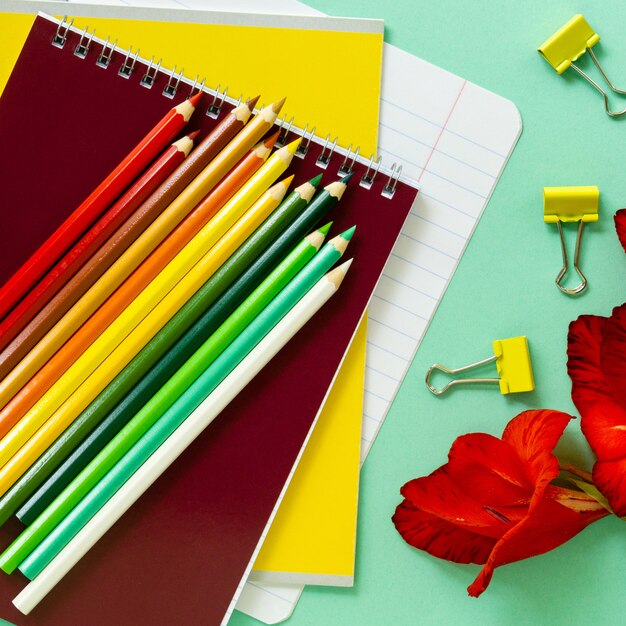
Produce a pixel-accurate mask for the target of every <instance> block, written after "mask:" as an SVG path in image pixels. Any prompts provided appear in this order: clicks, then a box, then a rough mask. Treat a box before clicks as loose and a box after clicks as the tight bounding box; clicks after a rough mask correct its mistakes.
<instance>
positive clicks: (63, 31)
mask: <svg viewBox="0 0 626 626" xmlns="http://www.w3.org/2000/svg"><path fill="white" fill-rule="evenodd" d="M73 23H74V20H73V19H71V20H70V21H69V22H68V21H67V15H64V16H63V19H62V20H61V21H60V22H59V25H58V26H57V32H56V33H54V37H52V45H53V46H56V47H57V48H62V47H63V46H64V45H65V42H66V41H67V34H68V33H69V32H70V28H71V27H72V24H73Z"/></svg>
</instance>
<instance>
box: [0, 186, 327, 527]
mask: <svg viewBox="0 0 626 626" xmlns="http://www.w3.org/2000/svg"><path fill="white" fill-rule="evenodd" d="M320 182H321V175H320V176H316V177H315V178H313V179H312V180H310V181H308V182H306V183H304V184H302V185H300V186H298V187H296V188H295V189H294V190H293V191H292V192H291V193H290V194H289V195H288V196H287V197H286V198H285V200H284V201H283V202H282V203H281V204H280V206H279V207H278V208H277V209H276V210H275V211H273V212H272V214H271V215H270V216H269V217H268V218H267V219H266V220H265V221H264V222H263V223H262V224H261V225H260V226H259V227H258V228H257V229H256V230H255V231H254V233H252V235H250V237H248V239H246V241H245V242H244V243H243V245H242V246H241V247H240V248H239V249H238V250H237V251H236V252H235V253H234V254H232V255H231V256H230V257H229V258H228V259H227V261H226V262H225V263H224V264H223V265H222V267H220V268H219V270H218V271H217V272H215V274H213V276H211V278H209V280H207V282H206V283H205V284H204V285H202V287H200V289H199V290H198V291H197V292H196V293H195V294H194V295H193V296H192V297H191V298H190V299H189V300H188V301H187V302H186V303H185V304H184V305H183V307H182V308H181V309H180V310H179V311H178V312H177V313H176V314H175V315H174V316H173V317H172V319H171V320H169V322H168V323H167V324H165V326H164V327H163V328H162V329H161V330H160V331H159V332H158V333H157V334H156V335H155V336H154V337H153V338H152V339H151V340H150V341H149V342H148V343H147V344H146V345H145V346H144V347H143V348H142V349H141V350H140V351H139V352H138V354H137V355H136V356H135V357H134V358H133V359H132V361H131V362H130V363H128V365H127V366H126V367H125V368H124V369H123V370H122V371H121V372H120V373H119V374H118V375H117V376H116V377H115V378H114V379H113V380H112V381H111V382H110V383H109V384H108V385H107V386H106V387H105V388H104V389H103V390H102V392H101V393H100V394H98V396H96V398H94V400H93V401H92V402H91V403H90V404H89V406H88V407H86V408H85V410H84V411H82V413H81V414H80V415H79V416H78V417H77V418H76V420H74V421H73V422H72V424H70V426H69V427H68V428H67V429H66V430H65V431H64V432H63V434H62V435H61V436H60V437H59V438H58V439H57V440H56V441H55V442H54V443H53V444H52V445H51V446H50V447H49V448H48V449H47V450H46V451H45V452H44V453H43V454H42V455H41V457H40V458H39V459H37V461H36V462H35V463H34V464H33V465H32V466H31V467H30V468H29V469H28V470H27V471H26V472H25V473H24V475H22V476H21V477H20V478H19V479H18V480H17V481H16V483H15V484H14V485H13V486H12V487H11V488H10V489H9V490H8V491H7V493H5V494H4V495H3V496H2V498H0V524H2V523H4V522H5V521H6V520H7V519H8V518H9V517H10V516H11V515H12V514H13V513H14V512H15V511H16V510H17V508H18V507H19V506H21V505H22V504H23V503H24V502H25V501H26V500H27V499H28V498H29V497H30V496H31V495H32V494H33V493H34V492H35V490H36V489H38V487H39V486H40V485H41V484H42V483H43V482H44V480H45V479H46V478H47V477H48V476H49V475H50V474H51V473H52V472H53V471H54V470H55V469H56V468H57V467H58V466H59V465H60V464H61V463H62V462H63V460H64V459H66V458H67V457H68V455H69V454H70V453H71V452H72V451H73V450H74V449H75V448H76V447H77V446H78V445H79V444H80V443H81V441H82V440H84V438H85V437H86V436H87V435H88V434H89V433H90V432H91V431H93V429H94V428H95V427H96V426H97V425H98V424H99V423H100V422H101V421H102V420H103V419H104V417H105V416H106V415H107V414H108V413H109V412H110V411H112V410H113V409H114V408H115V407H116V405H117V404H118V403H120V401H121V400H123V399H124V397H125V396H127V395H128V394H129V393H130V392H131V390H132V389H133V387H134V386H135V385H136V384H137V383H138V382H139V381H140V380H141V379H142V377H144V376H145V374H146V373H147V372H148V371H149V370H150V369H151V368H152V366H153V365H154V364H155V363H156V362H157V361H158V360H159V359H161V358H162V357H163V356H164V355H165V354H166V353H167V351H168V350H170V349H171V348H172V347H173V346H174V345H175V343H176V342H177V341H178V340H179V339H180V338H181V337H182V336H183V335H184V334H185V333H186V332H187V331H188V330H189V328H190V327H192V326H193V325H194V324H195V323H196V322H197V321H198V320H199V319H200V318H201V317H202V316H203V314H204V313H205V311H206V310H207V309H209V308H210V307H211V306H212V305H213V304H214V303H215V302H216V300H218V299H219V298H220V297H221V296H222V295H223V294H224V292H226V291H227V290H228V289H229V287H230V286H231V285H232V284H233V283H234V282H235V281H236V280H237V279H238V278H239V277H240V276H241V275H242V274H243V273H245V271H246V270H247V269H248V267H249V266H250V265H251V264H253V263H254V261H255V260H256V259H257V258H258V257H259V255H261V254H262V252H263V251H264V250H265V249H267V247H268V246H269V245H270V244H271V243H272V242H273V241H275V240H276V238H277V237H278V236H279V235H280V234H281V233H282V232H284V231H285V229H286V228H288V227H289V225H290V224H292V223H293V222H294V220H295V219H296V218H297V217H298V216H299V215H300V214H301V213H302V211H303V210H304V209H305V208H306V207H307V205H309V203H310V201H311V199H312V197H313V195H314V193H315V191H316V189H317V187H318V185H319V184H320ZM308 230H311V229H308ZM308 230H307V231H305V232H308ZM304 234H305V233H302V235H304ZM294 245H295V242H294ZM161 384H163V383H161ZM153 387H154V385H153ZM153 394H154V391H152V393H150V394H149V396H148V397H150V396H151V395H153ZM139 408H141V405H140V406H137V407H136V409H135V412H136V411H138V410H139ZM133 414H134V412H133V413H131V414H130V415H129V416H128V418H129V419H130V417H132V415H133ZM122 425H123V424H121V425H120V428H121V426H122ZM118 430H119V428H118ZM111 436H112V435H111ZM110 438H111V437H109V440H110ZM102 447H103V446H102V445H101V446H100V449H101V448H102ZM76 473H78V472H76ZM68 482H69V481H68ZM60 491H61V490H59V492H58V493H60Z"/></svg>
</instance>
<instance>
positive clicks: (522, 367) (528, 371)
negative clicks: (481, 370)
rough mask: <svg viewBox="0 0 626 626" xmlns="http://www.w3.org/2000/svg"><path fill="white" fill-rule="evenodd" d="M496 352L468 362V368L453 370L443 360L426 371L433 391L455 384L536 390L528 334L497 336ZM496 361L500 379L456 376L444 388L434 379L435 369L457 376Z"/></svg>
mask: <svg viewBox="0 0 626 626" xmlns="http://www.w3.org/2000/svg"><path fill="white" fill-rule="evenodd" d="M493 352H494V355H493V356H490V357H488V358H486V359H483V360H482V361H477V362H476V363H472V364H471V365H465V366H464V367H457V368H454V369H452V368H449V367H446V366H445V365H441V364H440V363H436V364H435V365H432V366H431V367H429V368H428V371H427V372H426V386H427V387H428V389H429V390H430V391H431V393H433V394H435V395H436V396H440V395H442V394H443V393H445V392H446V391H448V389H450V388H451V387H454V386H455V385H470V384H481V383H487V384H493V383H496V384H498V385H499V386H500V393H501V394H503V395H506V394H509V393H520V392H525V391H532V390H533V389H534V388H535V382H534V379H533V372H532V366H531V362H530V351H529V349H528V341H527V339H526V337H524V336H522V337H511V338H510V339H496V341H494V342H493ZM493 362H495V364H496V370H497V372H498V374H499V378H455V379H454V380H451V381H450V382H449V383H447V384H446V385H444V386H443V387H441V388H437V387H435V386H434V385H433V384H432V382H431V377H432V375H433V373H434V371H435V370H439V371H440V372H443V373H444V374H448V375H449V376H454V375H456V374H460V373H462V372H467V371H468V370H471V369H474V368H478V367H482V366H483V365H487V364H488V363H493Z"/></svg>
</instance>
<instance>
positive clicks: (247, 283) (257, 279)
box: [1, 176, 350, 520]
mask: <svg viewBox="0 0 626 626" xmlns="http://www.w3.org/2000/svg"><path fill="white" fill-rule="evenodd" d="M349 180H350V176H346V177H344V178H343V179H342V180H340V181H335V182H332V183H330V184H329V185H327V186H326V187H325V188H324V189H323V190H322V191H320V192H319V193H318V194H317V195H316V196H315V197H314V198H313V200H312V202H311V203H310V204H309V206H308V207H307V208H306V209H305V210H304V211H303V212H302V213H301V214H300V215H299V216H298V217H297V218H296V219H295V221H294V222H293V223H292V224H291V225H290V226H289V227H288V228H287V229H286V230H285V231H284V232H283V233H282V234H281V235H280V236H279V237H278V239H277V240H276V241H275V242H274V243H272V244H271V245H270V246H269V247H268V248H267V249H266V250H265V251H264V252H263V253H262V254H261V255H260V256H259V257H258V258H257V260H256V261H255V262H254V263H253V264H252V266H251V267H250V268H249V269H248V270H246V272H244V273H243V274H242V275H241V277H240V278H239V279H237V280H236V281H235V283H233V285H232V286H231V287H230V289H229V290H228V291H227V292H226V293H225V294H224V295H223V296H222V297H221V298H220V299H219V300H218V301H217V302H216V303H215V305H214V306H213V307H211V308H210V309H209V310H207V311H206V313H204V315H203V316H202V317H201V318H200V319H199V320H198V321H197V322H196V324H194V326H193V327H192V328H191V329H190V330H189V331H188V332H187V333H186V334H185V336H184V337H183V338H181V339H180V340H179V343H178V344H177V345H176V346H175V348H173V349H172V350H171V351H170V352H169V353H168V354H167V355H165V356H164V357H163V359H161V361H160V362H159V364H158V366H157V367H155V368H154V369H153V370H152V371H151V372H150V373H149V374H147V375H146V377H145V378H144V379H143V380H142V381H141V382H140V383H139V387H140V388H139V389H138V390H137V393H132V394H131V395H130V396H129V397H128V398H126V399H124V400H123V401H122V403H121V405H120V406H119V407H116V409H115V411H114V415H112V416H111V420H108V419H107V424H104V425H103V429H102V430H103V431H104V432H105V433H106V431H107V429H108V428H113V426H111V422H113V424H115V423H116V422H118V421H119V422H124V423H125V422H126V421H128V420H129V419H130V417H132V415H134V413H135V412H136V411H137V410H139V408H141V406H143V404H145V402H146V401H147V400H148V399H149V398H150V397H152V395H154V393H156V391H157V390H158V388H159V387H160V386H161V385H162V384H164V383H165V381H166V380H167V379H168V378H169V374H170V373H171V372H172V371H175V370H177V369H178V368H179V367H181V365H182V364H183V363H184V361H186V360H187V359H188V358H189V357H190V356H191V355H192V354H193V353H194V352H195V351H196V350H197V349H198V348H199V347H200V346H201V345H202V343H203V342H204V341H205V340H206V339H207V338H208V337H209V336H210V334H211V333H213V332H214V331H215V330H216V329H217V327H218V326H219V325H220V324H221V323H222V322H223V321H224V320H225V319H226V318H227V317H228V316H229V315H230V314H231V313H232V312H233V311H234V310H235V309H236V308H237V307H238V306H239V305H240V304H241V303H242V302H243V301H244V300H245V298H246V297H247V296H248V295H249V294H250V293H251V292H252V291H253V290H254V289H255V288H256V287H257V286H258V285H259V284H260V283H261V282H262V280H264V278H265V277H266V276H267V275H268V274H269V273H270V272H271V271H272V270H273V269H274V268H275V267H276V265H277V264H278V263H279V262H280V260H281V259H282V258H283V257H284V256H285V255H286V254H287V253H288V252H289V250H291V249H292V248H293V247H294V246H295V245H296V244H297V243H298V241H299V240H300V239H301V238H302V237H303V236H304V235H305V234H306V233H307V232H309V231H310V230H311V229H312V228H313V227H314V226H315V224H317V223H318V222H319V221H320V220H321V219H322V218H323V217H324V216H325V215H326V214H327V213H328V212H329V211H330V209H331V208H332V207H334V206H335V205H336V204H337V202H339V201H340V199H341V197H342V196H343V194H344V192H345V190H346V187H347V184H348V182H349ZM100 434H102V433H100ZM103 437H104V436H103ZM96 439H97V438H96ZM89 460H91V459H89ZM78 462H79V461H77V463H78ZM81 469H82V468H81ZM74 470H75V468H71V470H70V473H69V474H68V475H67V476H66V475H65V474H63V475H62V476H61V477H60V478H61V479H62V480H63V481H65V480H66V478H67V477H68V476H71V473H72V472H73V471H74ZM71 477H72V478H73V476H71ZM52 478H53V477H51V479H52ZM55 478H59V477H55ZM43 487H44V486H42V488H43ZM45 487H46V488H45V489H43V492H42V493H40V492H37V494H36V497H35V496H34V497H33V500H34V501H33V502H30V503H29V506H28V507H27V509H26V512H27V514H28V518H29V519H31V520H32V519H33V518H34V517H36V515H38V514H39V513H40V512H41V510H43V508H45V506H47V503H49V502H50V500H51V495H52V493H54V495H56V494H57V485H55V484H54V482H53V484H52V485H46V486H45ZM48 488H51V489H52V491H51V493H50V494H49V493H48ZM59 490H60V489H59ZM5 515H6V513H5V510H4V509H3V512H2V518H1V519H2V520H4V516H5Z"/></svg>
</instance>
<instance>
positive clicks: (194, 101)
mask: <svg viewBox="0 0 626 626" xmlns="http://www.w3.org/2000/svg"><path fill="white" fill-rule="evenodd" d="M200 98H202V92H201V91H199V92H198V93H197V94H195V95H193V96H191V98H189V102H191V104H193V108H194V109H195V108H196V107H197V106H198V103H199V102H200Z"/></svg>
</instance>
